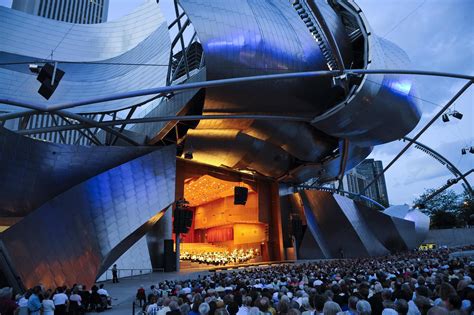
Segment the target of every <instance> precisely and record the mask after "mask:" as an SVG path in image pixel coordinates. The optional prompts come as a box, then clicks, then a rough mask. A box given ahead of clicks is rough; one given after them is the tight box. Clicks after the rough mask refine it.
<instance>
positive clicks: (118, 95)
mask: <svg viewBox="0 0 474 315" xmlns="http://www.w3.org/2000/svg"><path fill="white" fill-rule="evenodd" d="M343 73H345V74H347V75H359V74H410V75H425V76H440V77H449V78H456V79H465V80H470V81H473V80H474V76H471V75H464V74H456V73H447V72H436V71H421V70H391V69H376V70H368V69H351V70H344V71H343ZM339 75H341V71H307V72H292V73H279V74H269V75H258V76H250V77H240V78H230V79H221V80H213V81H204V82H192V83H186V84H179V85H173V86H164V87H156V88H150V89H144V90H137V91H129V92H122V93H116V94H112V95H107V96H102V97H96V98H91V99H86V100H82V101H76V102H68V103H58V104H52V105H46V104H44V103H33V102H23V101H21V100H17V99H8V98H3V99H0V103H3V104H9V105H14V106H19V107H24V108H29V109H35V110H39V111H47V112H50V111H55V110H60V109H68V108H73V107H78V106H83V105H90V104H96V103H102V102H107V101H114V100H120V99H127V98H133V97H138V96H144V95H151V94H160V93H165V94H167V93H172V92H177V91H186V90H192V89H200V88H210V87H218V86H225V85H232V84H238V83H248V82H258V81H268V80H284V79H295V78H311V77H335V76H339Z"/></svg>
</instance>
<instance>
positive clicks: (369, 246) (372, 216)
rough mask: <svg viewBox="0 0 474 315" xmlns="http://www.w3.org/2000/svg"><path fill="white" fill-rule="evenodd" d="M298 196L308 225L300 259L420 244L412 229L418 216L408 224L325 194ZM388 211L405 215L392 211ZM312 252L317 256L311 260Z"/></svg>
mask: <svg viewBox="0 0 474 315" xmlns="http://www.w3.org/2000/svg"><path fill="white" fill-rule="evenodd" d="M299 195H300V196H301V198H302V200H303V204H304V210H305V216H306V222H307V224H308V228H307V230H306V234H307V235H305V238H306V240H305V244H306V245H307V246H304V247H300V249H301V250H302V252H301V253H300V256H301V257H312V258H340V257H341V249H342V251H343V253H344V257H362V256H373V255H382V254H387V253H389V251H390V252H397V251H400V250H406V249H414V248H416V247H417V246H418V245H419V244H421V242H422V241H423V239H421V238H420V237H419V236H420V230H419V228H417V227H416V224H417V223H416V221H423V220H422V218H420V217H417V218H416V219H414V220H415V221H412V220H411V219H410V218H408V217H407V218H400V217H396V216H392V215H389V214H387V213H386V212H385V213H382V212H380V211H377V210H374V209H371V208H368V207H366V206H365V205H363V204H362V203H359V202H355V201H353V200H351V199H349V198H347V197H343V196H341V195H338V194H332V193H329V192H323V191H317V190H304V191H301V192H299ZM285 198H288V196H287V197H285ZM388 212H389V213H391V214H393V213H395V212H396V213H397V214H398V215H403V213H405V212H404V211H398V210H396V209H395V211H393V210H390V211H388ZM416 215H418V214H416ZM422 215H423V214H422ZM405 216H406V215H405ZM308 233H309V235H308ZM310 236H311V237H312V238H313V240H311V239H309V238H310ZM425 236H426V234H425ZM311 244H313V246H316V248H312V247H311V246H310V245H311ZM315 253H316V254H317V255H319V256H318V257H314V255H315Z"/></svg>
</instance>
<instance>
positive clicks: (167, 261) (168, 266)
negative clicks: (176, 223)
mask: <svg viewBox="0 0 474 315" xmlns="http://www.w3.org/2000/svg"><path fill="white" fill-rule="evenodd" d="M163 256H164V264H163V267H164V269H165V271H166V272H170V271H176V253H175V252H174V242H173V240H164V255H163Z"/></svg>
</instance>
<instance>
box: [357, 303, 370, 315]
mask: <svg viewBox="0 0 474 315" xmlns="http://www.w3.org/2000/svg"><path fill="white" fill-rule="evenodd" d="M356 309H357V313H358V314H359V315H370V314H371V313H372V308H371V307H370V303H369V302H367V301H366V300H359V301H358V302H357V304H356Z"/></svg>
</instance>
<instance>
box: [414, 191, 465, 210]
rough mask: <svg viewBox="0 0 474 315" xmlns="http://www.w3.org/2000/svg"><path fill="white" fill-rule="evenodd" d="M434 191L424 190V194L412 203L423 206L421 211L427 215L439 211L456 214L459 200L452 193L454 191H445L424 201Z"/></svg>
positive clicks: (458, 197)
mask: <svg viewBox="0 0 474 315" xmlns="http://www.w3.org/2000/svg"><path fill="white" fill-rule="evenodd" d="M434 191H435V189H427V190H425V192H424V193H423V194H422V195H421V196H420V197H418V198H417V199H415V201H414V203H415V204H416V205H419V204H422V205H423V206H424V207H423V208H422V211H423V212H424V213H426V214H428V215H431V214H432V213H435V212H439V211H443V212H454V213H456V212H458V210H459V207H460V201H461V198H460V196H459V195H458V194H456V193H455V192H454V190H451V189H448V190H445V191H443V192H442V193H440V194H438V195H436V196H435V197H433V198H432V199H430V200H428V201H425V199H426V197H427V196H429V195H431V194H432V193H433V192H434Z"/></svg>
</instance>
